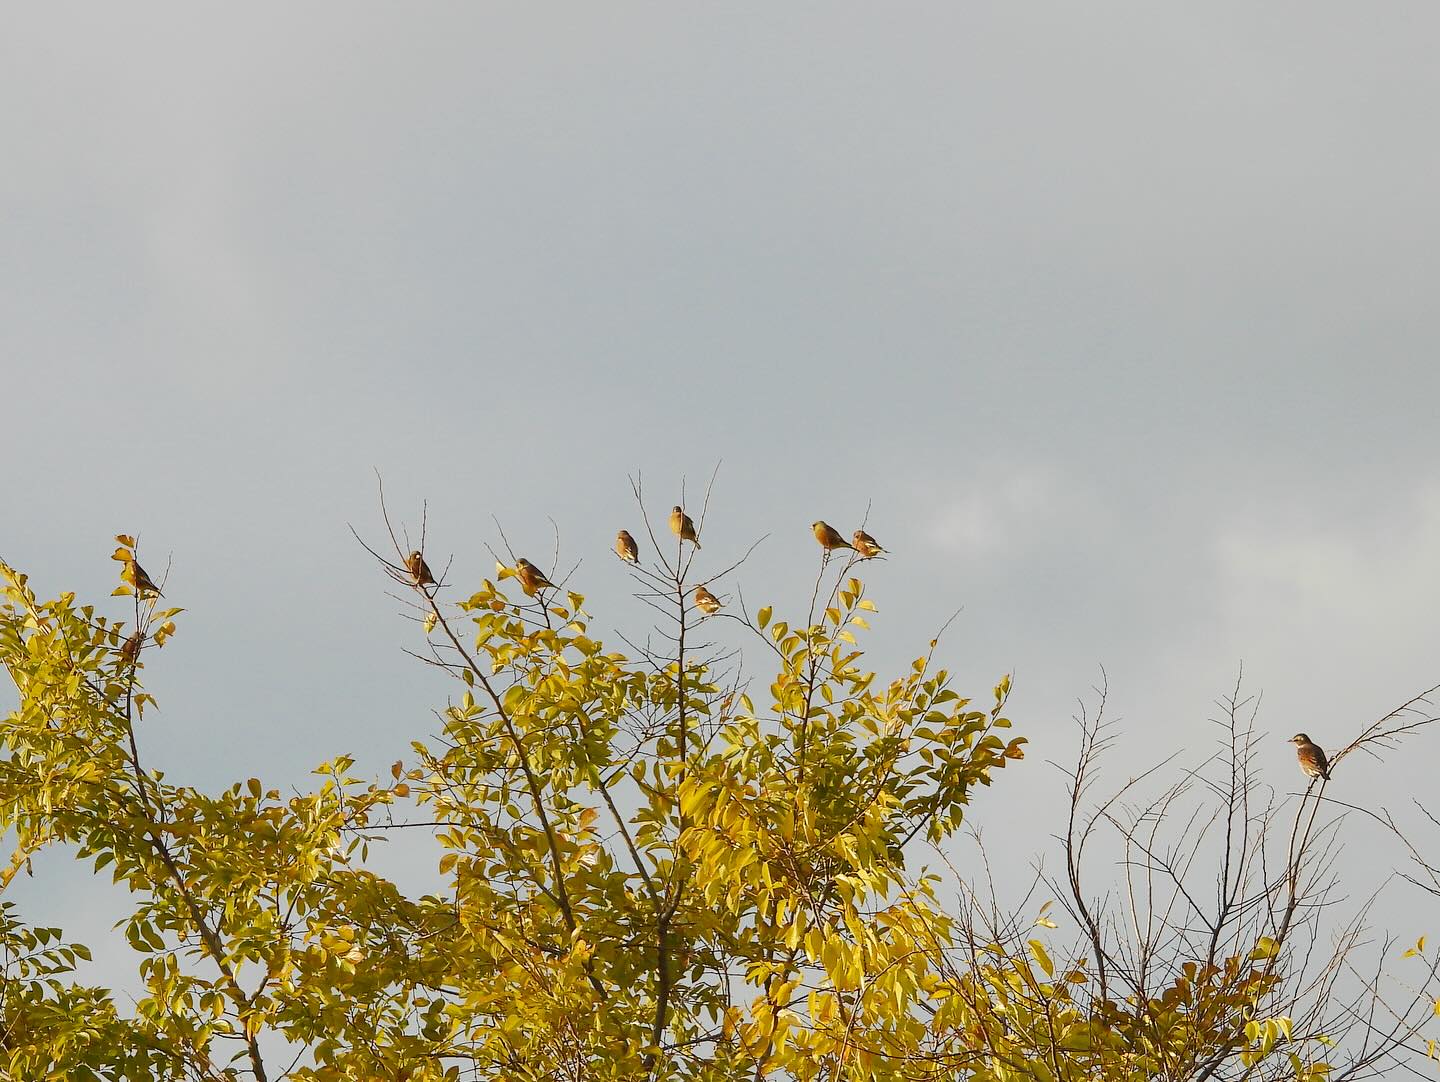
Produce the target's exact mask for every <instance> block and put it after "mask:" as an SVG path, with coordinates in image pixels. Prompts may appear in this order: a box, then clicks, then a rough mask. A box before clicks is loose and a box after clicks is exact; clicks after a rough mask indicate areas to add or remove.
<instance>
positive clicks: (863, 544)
mask: <svg viewBox="0 0 1440 1082" xmlns="http://www.w3.org/2000/svg"><path fill="white" fill-rule="evenodd" d="M850 540H851V541H852V542H854V547H855V551H856V552H858V553H859V554H860V556H861V558H862V559H866V560H873V559H874V558H875V557H876V556H879V555H880V554H881V553H882V552H885V551H887V550H886V549H883V548H881V547H880V542H879V541H876V540H875V538H873V537H871V536H870V535H869V534H868V533H866V532H865V531H864V530H856V531H855V532H854V534H852V535H851V537H850Z"/></svg>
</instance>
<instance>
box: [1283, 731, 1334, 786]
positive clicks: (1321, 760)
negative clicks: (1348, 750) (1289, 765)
mask: <svg viewBox="0 0 1440 1082" xmlns="http://www.w3.org/2000/svg"><path fill="white" fill-rule="evenodd" d="M1290 743H1292V744H1294V745H1295V758H1297V759H1299V760H1300V769H1301V770H1303V771H1305V773H1306V774H1307V775H1308V776H1309V777H1312V778H1324V779H1325V780H1326V781H1329V780H1330V760H1328V759H1326V758H1325V749H1324V748H1322V747H1321V746H1320V745H1319V744H1316V743H1315V742H1314V741H1312V740H1311V739H1310V738H1309V737H1308V736H1306V735H1305V734H1304V733H1296V734H1295V735H1294V736H1292V737H1291V738H1290Z"/></svg>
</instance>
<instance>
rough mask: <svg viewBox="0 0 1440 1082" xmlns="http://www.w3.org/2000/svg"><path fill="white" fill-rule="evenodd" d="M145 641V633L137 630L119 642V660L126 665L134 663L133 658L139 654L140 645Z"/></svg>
mask: <svg viewBox="0 0 1440 1082" xmlns="http://www.w3.org/2000/svg"><path fill="white" fill-rule="evenodd" d="M144 641H145V633H144V632H143V631H137V632H135V634H133V635H131V636H130V637H129V638H128V639H126V640H125V641H124V642H122V643H121V644H120V660H121V661H124V662H125V663H126V664H127V665H134V664H135V659H136V658H138V657H139V656H140V646H141V644H142V643H144Z"/></svg>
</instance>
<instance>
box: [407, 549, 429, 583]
mask: <svg viewBox="0 0 1440 1082" xmlns="http://www.w3.org/2000/svg"><path fill="white" fill-rule="evenodd" d="M405 566H406V567H407V568H409V569H410V577H411V578H413V579H414V580H415V585H417V586H434V585H435V576H434V575H432V574H430V565H429V564H427V563H426V562H425V557H424V556H421V555H420V550H419V549H416V550H415V551H414V552H412V553H411V554H410V555H409V556H407V557H405Z"/></svg>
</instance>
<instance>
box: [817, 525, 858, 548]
mask: <svg viewBox="0 0 1440 1082" xmlns="http://www.w3.org/2000/svg"><path fill="white" fill-rule="evenodd" d="M810 530H811V532H812V533H814V534H815V540H816V541H819V542H820V547H821V548H822V549H824V550H825V554H826V555H827V556H828V555H829V554H830V553H832V552H834V551H835V550H836V549H851V550H853V549H854V548H855V546H854V545H852V544H850V542H849V541H846V540H845V538H843V537H841V536H840V531H839V530H837V529H836V528H835V527H834V526H831V525H830V523H828V522H826V521H825V520H824V519H817V520H816V521H814V522H812V523H810Z"/></svg>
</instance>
